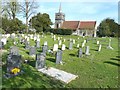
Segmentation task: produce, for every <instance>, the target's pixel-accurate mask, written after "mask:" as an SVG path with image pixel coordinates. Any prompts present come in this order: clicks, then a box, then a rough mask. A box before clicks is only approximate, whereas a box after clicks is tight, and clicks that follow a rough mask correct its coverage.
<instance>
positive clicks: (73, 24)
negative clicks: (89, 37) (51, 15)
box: [61, 21, 96, 30]
mask: <svg viewBox="0 0 120 90" xmlns="http://www.w3.org/2000/svg"><path fill="white" fill-rule="evenodd" d="M95 25H96V21H64V22H63V25H62V27H61V28H64V29H75V30H76V29H77V28H79V29H82V30H84V29H89V30H93V29H95Z"/></svg>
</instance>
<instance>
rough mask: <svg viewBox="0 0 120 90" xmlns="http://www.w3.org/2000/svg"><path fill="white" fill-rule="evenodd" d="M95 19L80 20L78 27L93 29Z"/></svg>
mask: <svg viewBox="0 0 120 90" xmlns="http://www.w3.org/2000/svg"><path fill="white" fill-rule="evenodd" d="M95 25H96V21H80V25H79V29H95Z"/></svg>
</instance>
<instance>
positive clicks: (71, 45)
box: [69, 41, 73, 50]
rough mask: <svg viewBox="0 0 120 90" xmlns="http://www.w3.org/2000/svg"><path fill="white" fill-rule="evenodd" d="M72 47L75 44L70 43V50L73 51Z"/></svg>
mask: <svg viewBox="0 0 120 90" xmlns="http://www.w3.org/2000/svg"><path fill="white" fill-rule="evenodd" d="M72 46H73V42H72V41H70V44H69V49H70V50H72Z"/></svg>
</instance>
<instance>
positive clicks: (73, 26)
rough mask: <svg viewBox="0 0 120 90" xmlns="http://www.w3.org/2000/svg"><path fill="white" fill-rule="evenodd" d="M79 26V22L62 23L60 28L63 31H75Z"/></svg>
mask: <svg viewBox="0 0 120 90" xmlns="http://www.w3.org/2000/svg"><path fill="white" fill-rule="evenodd" d="M78 25H79V21H64V22H63V25H62V28H64V29H76V28H77V27H78Z"/></svg>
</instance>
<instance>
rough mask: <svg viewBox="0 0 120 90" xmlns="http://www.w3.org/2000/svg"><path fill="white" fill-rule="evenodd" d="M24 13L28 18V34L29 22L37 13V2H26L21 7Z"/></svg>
mask: <svg viewBox="0 0 120 90" xmlns="http://www.w3.org/2000/svg"><path fill="white" fill-rule="evenodd" d="M21 8H22V11H23V12H24V17H26V33H28V24H29V23H28V21H29V18H30V16H31V15H32V14H35V13H36V9H37V8H38V5H37V4H36V3H35V0H25V2H24V3H23V4H22V5H21Z"/></svg>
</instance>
